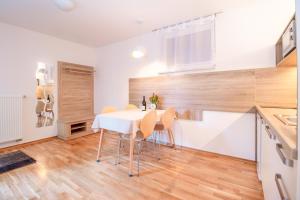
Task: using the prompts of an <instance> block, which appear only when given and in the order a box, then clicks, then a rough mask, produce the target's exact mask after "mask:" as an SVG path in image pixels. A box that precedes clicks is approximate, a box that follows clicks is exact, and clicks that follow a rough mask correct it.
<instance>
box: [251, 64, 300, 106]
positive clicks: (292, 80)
mask: <svg viewBox="0 0 300 200" xmlns="http://www.w3.org/2000/svg"><path fill="white" fill-rule="evenodd" d="M255 77H256V100H255V102H256V104H258V105H261V106H267V107H291V108H296V106H297V68H296V67H285V68H281V67H279V68H278V67H277V68H265V69H257V70H256V71H255Z"/></svg>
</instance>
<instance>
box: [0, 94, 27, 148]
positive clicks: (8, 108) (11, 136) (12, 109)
mask: <svg viewBox="0 0 300 200" xmlns="http://www.w3.org/2000/svg"><path fill="white" fill-rule="evenodd" d="M22 103H23V96H1V95H0V143H5V142H12V141H18V140H21V139H22Z"/></svg>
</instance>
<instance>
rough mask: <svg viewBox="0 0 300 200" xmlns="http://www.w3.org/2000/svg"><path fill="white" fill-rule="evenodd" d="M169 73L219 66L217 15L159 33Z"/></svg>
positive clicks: (164, 29)
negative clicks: (217, 56) (216, 53)
mask: <svg viewBox="0 0 300 200" xmlns="http://www.w3.org/2000/svg"><path fill="white" fill-rule="evenodd" d="M157 33H158V34H159V36H160V38H161V43H162V58H163V60H164V63H165V64H166V66H167V72H176V71H189V70H201V69H209V68H213V67H214V66H215V15H212V16H208V17H204V18H200V19H197V20H193V21H190V22H185V23H181V24H177V25H174V26H170V27H167V28H163V29H161V30H159V31H157Z"/></svg>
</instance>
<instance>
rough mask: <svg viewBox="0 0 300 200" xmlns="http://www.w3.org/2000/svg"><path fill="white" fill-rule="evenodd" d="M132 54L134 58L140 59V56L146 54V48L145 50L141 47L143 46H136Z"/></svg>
mask: <svg viewBox="0 0 300 200" xmlns="http://www.w3.org/2000/svg"><path fill="white" fill-rule="evenodd" d="M131 56H132V57H133V58H137V59H138V58H142V57H144V56H145V50H144V49H143V48H141V47H139V48H136V49H134V50H133V51H132V53H131Z"/></svg>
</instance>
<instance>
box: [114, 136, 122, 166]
mask: <svg viewBox="0 0 300 200" xmlns="http://www.w3.org/2000/svg"><path fill="white" fill-rule="evenodd" d="M121 146H122V139H121V136H120V138H119V144H118V152H117V159H116V163H115V164H116V165H118V164H120V149H121Z"/></svg>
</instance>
